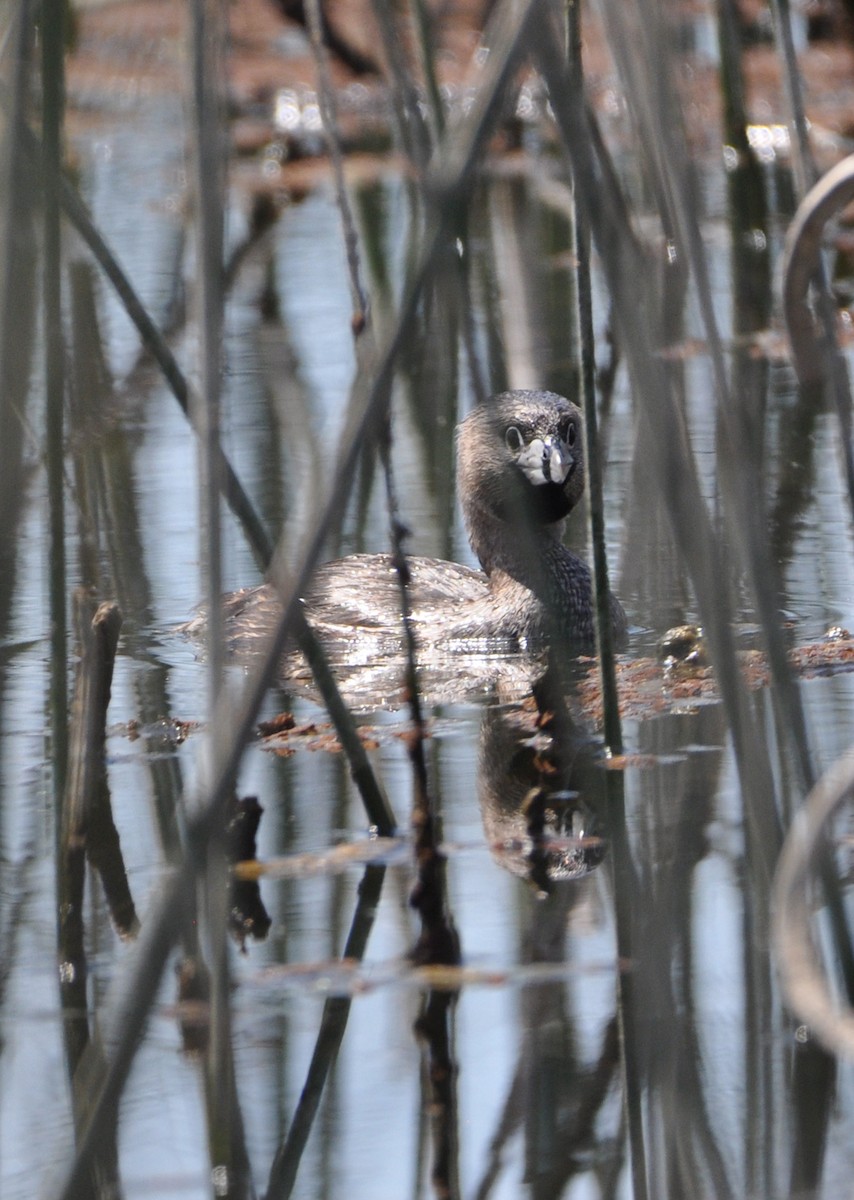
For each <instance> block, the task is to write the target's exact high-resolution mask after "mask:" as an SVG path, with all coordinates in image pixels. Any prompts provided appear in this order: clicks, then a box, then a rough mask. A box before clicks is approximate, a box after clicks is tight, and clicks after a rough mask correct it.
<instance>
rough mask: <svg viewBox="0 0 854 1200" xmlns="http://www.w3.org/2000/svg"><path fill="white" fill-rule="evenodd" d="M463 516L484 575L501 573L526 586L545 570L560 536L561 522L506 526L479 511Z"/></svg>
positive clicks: (561, 535) (516, 523)
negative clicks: (466, 518)
mask: <svg viewBox="0 0 854 1200" xmlns="http://www.w3.org/2000/svg"><path fill="white" fill-rule="evenodd" d="M467 515H468V520H467V525H468V534H469V541H470V542H471V547H472V550H474V552H475V554H476V555H477V557H478V560H479V561H480V565H481V567H482V568H483V570H484V571H485V572H486V574H487V575H491V574H492V572H493V571H496V570H501V571H505V572H506V573H507V574H508V575H512V576H513V577H514V578H515V579H518V580H520V581H530V582H529V586H533V585H534V583H535V580H536V576H537V574H538V573H541V572H542V571H543V570H544V569H545V570H547V569H548V567H547V563H548V560H549V559H550V558H551V556H552V555H553V554H554V553H555V550H556V549H558V548H559V547H560V542H561V538H562V537H563V530H564V522H563V521H555V522H554V523H553V524H551V525H537V524H534V523H533V522H514V523H513V524H510V523H509V522H507V521H502V520H500V519H499V518H498V517H496V516H494V515H493V514H492V513H489V512H487V511H485V510H483V509H480V510H477V509H475V510H473V511H472V512H470V513H469V514H467Z"/></svg>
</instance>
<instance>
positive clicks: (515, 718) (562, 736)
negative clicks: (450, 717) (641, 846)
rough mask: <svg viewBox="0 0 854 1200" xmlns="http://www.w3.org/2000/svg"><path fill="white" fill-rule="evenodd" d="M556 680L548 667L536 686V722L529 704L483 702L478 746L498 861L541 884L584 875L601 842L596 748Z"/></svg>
mask: <svg viewBox="0 0 854 1200" xmlns="http://www.w3.org/2000/svg"><path fill="white" fill-rule="evenodd" d="M559 686H560V683H559V681H558V680H554V679H550V677H549V674H548V673H547V674H546V675H544V676H543V677H542V678H541V679H540V680H538V682H537V684H536V685H535V686H534V696H535V699H536V702H537V706H538V709H539V711H540V718H539V721H537V722H536V723H535V721H534V714H533V713H532V712H531V711H530V710H525V709H520V708H509V709H508V708H504V709H501V708H489V709H487V710H486V711H485V712H484V715H483V724H482V726H481V732H480V749H479V754H478V760H479V765H478V796H479V799H480V810H481V819H482V821H483V829H484V833H485V835H486V840H487V842H488V844H489V847H490V849H491V851H492V853H493V855H494V856H495V858H496V860H497V861H498V862H499V863H500V864H501V865H502V866H504V867H506V868H507V869H508V870H509V871H512V872H513V874H514V875H521V876H523V877H524V878H528V879H530V880H531V882H532V883H533V884H534V885H535V886H536V887H537V888H538V890H540V891H541V892H545V891H548V890H549V889H550V886H551V884H553V883H558V882H561V881H564V880H570V879H580V878H581V877H582V876H584V875H587V874H588V873H589V872H590V871H592V870H593V869H594V868H595V867H597V866H598V865H599V863H600V862H601V861H602V859H603V858H604V856H605V849H606V845H605V841H604V839H603V837H602V834H603V825H602V814H603V813H604V809H605V773H604V771H603V769H602V766H601V763H600V761H599V759H600V753H599V751H600V748H599V747H598V746H595V745H594V744H592V743H591V742H590V741H589V740H588V739H587V738H586V737H585V736H584V734H583V732H582V731H581V730H579V729H577V728H575V727H574V726H573V724H572V722H571V720H570V718H569V715H568V713H567V710H566V708H565V707H564V705H563V700H562V697H561V696H560V695H559V694H558V693H557V692H556V691H555V689H556V688H559ZM549 710H550V711H549ZM546 727H547V728H546Z"/></svg>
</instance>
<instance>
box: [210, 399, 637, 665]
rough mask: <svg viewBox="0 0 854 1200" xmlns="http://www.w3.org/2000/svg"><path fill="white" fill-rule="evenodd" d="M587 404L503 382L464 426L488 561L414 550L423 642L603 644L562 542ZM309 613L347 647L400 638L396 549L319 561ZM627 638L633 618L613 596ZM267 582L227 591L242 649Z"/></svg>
mask: <svg viewBox="0 0 854 1200" xmlns="http://www.w3.org/2000/svg"><path fill="white" fill-rule="evenodd" d="M582 435H583V428H582V416H581V411H580V410H579V409H578V407H577V406H576V405H575V404H572V403H570V401H569V400H566V399H564V397H563V396H558V395H556V394H555V393H554V392H541V391H513V392H503V393H501V394H500V395H497V396H494V397H493V398H492V400H491V401H490V402H489V403H487V404H485V405H481V406H480V407H478V408H475V409H474V410H473V411H472V412H470V413H469V414H468V416H466V417H465V418H464V419H463V420H462V421H461V422H460V424H459V426H458V427H457V487H458V491H459V496H460V501H461V504H462V509H463V515H464V518H465V524H466V530H467V532H468V535H469V540H470V541H471V545H472V549H473V550H474V552H475V554H476V555H477V557H478V559H479V560H480V564H481V566H482V568H483V571H477V570H473V569H472V568H471V567H465V566H462V565H461V564H459V563H453V562H445V561H442V560H440V559H434V558H422V557H417V556H412V557H410V558H408V559H407V562H408V565H409V569H410V575H411V582H410V585H409V598H410V607H411V614H412V620H413V623H414V626H415V631H416V636H417V638H418V641H419V644H420V645H421V646H422V647H423V648H424V649H425V650H429V648H430V647H431V646H437V647H438V646H442V647H447V646H449V645H451V644H453V643H456V642H462V643H467V642H473V641H477V642H498V643H500V645H501V647H502V648H503V649H506V648H507V646H508V643H510V644H514V645H516V646H531V645H538V644H542V643H543V642H545V641H547V640H549V639H550V638H551V636H552V635H556V636H557V637H558V638H560V639H562V640H563V642H564V643H565V644H566V645H567V646H568V647H569V648H570V649H571V650H573V651H575V652H577V653H583V652H585V651H589V650H591V649H592V648H593V646H594V615H593V600H592V586H591V577H590V571H589V569H588V567H587V564H586V563H585V562H584V561H583V560H582V559H581V558H579V556H578V555H577V554H574V553H573V552H572V551H571V550H569V549H568V548H567V547H566V546H564V545H563V543H562V541H561V536H562V533H563V527H564V518H565V517H566V516H567V515H568V514H569V513H570V512H571V511H572V509H573V507H574V506H575V504H576V503H577V502H578V500H579V499H580V498H581V495H582V493H583V491H584V449H583V436H582ZM305 606H306V615H307V617H308V619H309V621H310V623H311V625H312V626H313V627H314V629H315V631H316V632H317V633H319V634H320V635H321V637H322V638H323V640H324V642H327V643H328V644H330V645H331V646H332V647H333V648H334V649H341V650H343V652H344V653H345V654H346V650H347V647H348V646H350V645H354V643H355V640H356V639H359V638H365V639H367V641H368V643H369V644H371V645H376V644H377V642H378V640H379V644H380V645H383V646H388V647H389V648H391V646H392V645H393V644H394V643H393V642H392V641H391V640H389V641H388V642H386V641H385V638H386V636H387V637H388V638H389V639H395V641H397V640H399V637H400V591H399V584H398V581H397V573H396V571H395V569H394V567H393V565H392V561H391V558H390V557H389V556H388V555H385V554H354V555H351V556H349V557H348V558H343V559H338V560H335V561H333V562H328V563H324V564H323V565H321V566H320V567H318V569H317V572H316V573H315V576H314V580H313V583H312V586H311V589H310V591H309V592H308V593H307V595H306V596H305ZM610 606H611V619H612V622H613V627H614V633H615V636H616V638H617V640H618V641H622V640H623V639H624V638H625V633H626V618H625V614H624V612H623V609H622V607H621V605H620V604H619V602H618V601H617V600H616V599H615V598H614V597H613V596H611V597H610ZM277 607H278V605H277V600H276V596H275V592H274V591H273V589H272V588H270V587H268V586H267V585H262V586H261V587H257V588H250V589H246V590H244V591H242V592H237V593H235V594H234V595H232V596H230V597H228V598H227V600H226V613H225V615H226V629H227V637H228V641H229V644H230V645H231V647H232V649H234V650H236V651H238V652H239V651H240V650H241V649H249V648H251V645H252V643H253V642H254V641H256V640H257V639H258V638H260V636H261V635H262V634H264V633H266V632H267V631H268V630H269V629H270V628H271V626H272V622H273V621H274V619H275V616H276V612H277Z"/></svg>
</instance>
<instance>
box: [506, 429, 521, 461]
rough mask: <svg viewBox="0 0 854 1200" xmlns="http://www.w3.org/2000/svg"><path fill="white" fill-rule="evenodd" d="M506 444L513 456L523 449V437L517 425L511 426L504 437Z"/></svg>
mask: <svg viewBox="0 0 854 1200" xmlns="http://www.w3.org/2000/svg"><path fill="white" fill-rule="evenodd" d="M504 444H505V445H506V447H507V449H508V450H509V451H510V453H511V454H516V453H517V452H518V451H519V450H521V449H522V435H521V433H520V432H519V430H518V429H517V428H516V426H515V425H511V426H510V428H509V429H508V430H507V432H506V433H505V435H504Z"/></svg>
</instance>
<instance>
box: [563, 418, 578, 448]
mask: <svg viewBox="0 0 854 1200" xmlns="http://www.w3.org/2000/svg"><path fill="white" fill-rule="evenodd" d="M575 434H576V430H575V422H574V421H570V422H569V424H568V425H567V427H566V438H565V439H564V440H565V442H566V444H567V446H569V447H570V448H572V447H573V446H574V445H575Z"/></svg>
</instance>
